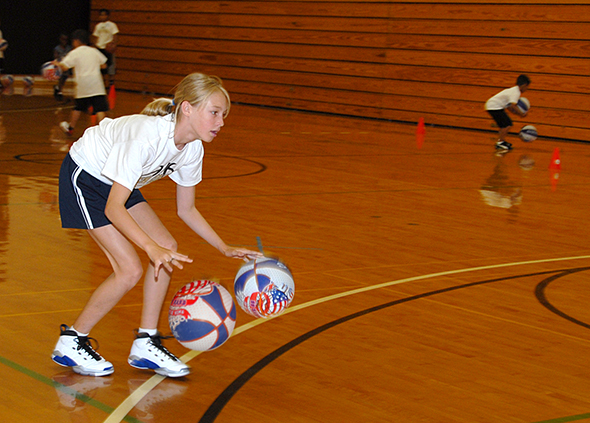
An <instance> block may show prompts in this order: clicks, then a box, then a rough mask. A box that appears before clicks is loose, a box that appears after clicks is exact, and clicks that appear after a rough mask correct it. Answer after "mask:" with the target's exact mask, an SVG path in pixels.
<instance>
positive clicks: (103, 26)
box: [92, 21, 119, 49]
mask: <svg viewBox="0 0 590 423" xmlns="http://www.w3.org/2000/svg"><path fill="white" fill-rule="evenodd" d="M118 33H119V28H118V27H117V24H116V23H114V22H111V21H106V22H99V23H97V24H96V26H95V27H94V32H93V33H92V35H94V36H95V37H96V38H97V40H96V47H98V48H102V49H104V48H105V47H106V46H107V44H108V43H110V42H111V41H113V36H114V35H115V34H118Z"/></svg>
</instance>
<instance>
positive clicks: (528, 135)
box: [518, 125, 538, 142]
mask: <svg viewBox="0 0 590 423" xmlns="http://www.w3.org/2000/svg"><path fill="white" fill-rule="evenodd" d="M518 136H519V137H520V139H522V140H523V141H525V142H531V141H534V140H536V139H537V136H538V134H537V128H535V127H534V126H533V125H525V126H523V127H522V129H521V130H520V133H519V134H518Z"/></svg>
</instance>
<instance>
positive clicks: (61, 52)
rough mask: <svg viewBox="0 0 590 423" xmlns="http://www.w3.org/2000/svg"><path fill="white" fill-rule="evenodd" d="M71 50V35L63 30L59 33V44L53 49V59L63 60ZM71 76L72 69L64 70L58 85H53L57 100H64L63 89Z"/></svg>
mask: <svg viewBox="0 0 590 423" xmlns="http://www.w3.org/2000/svg"><path fill="white" fill-rule="evenodd" d="M70 51H72V45H71V44H70V37H68V34H65V33H63V32H62V33H61V34H60V35H59V44H58V45H56V46H55V47H54V49H53V60H57V61H58V62H61V61H62V60H63V58H64V57H66V55H67V54H68V53H69V52H70ZM70 76H72V70H71V69H68V70H67V71H65V72H62V74H61V76H60V78H59V81H58V83H57V85H55V86H54V87H53V96H54V97H55V99H56V100H58V101H62V100H63V94H62V90H63V87H64V85H65V84H66V81H67V80H68V78H69V77H70Z"/></svg>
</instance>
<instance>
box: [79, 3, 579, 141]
mask: <svg viewBox="0 0 590 423" xmlns="http://www.w3.org/2000/svg"><path fill="white" fill-rule="evenodd" d="M103 7H104V8H107V9H110V10H111V18H112V20H113V21H114V22H116V23H117V24H118V26H119V29H120V31H121V34H120V44H119V48H118V50H117V63H118V74H117V87H118V88H122V89H127V90H134V91H146V92H156V93H168V92H170V90H171V88H172V87H173V86H174V85H175V84H176V83H177V82H178V81H179V80H180V79H181V78H182V77H183V76H184V75H186V74H188V73H191V72H193V71H202V72H205V73H210V74H215V75H218V76H220V77H221V78H222V79H223V80H224V81H225V84H226V86H227V88H228V90H229V91H230V94H231V96H232V100H233V101H235V102H241V103H249V104H257V105H266V106H276V107H283V108H288V109H300V110H308V111H316V112H325V113H337V114H343V115H351V116H360V117H367V118H377V119H388V120H395V121H404V122H417V121H418V120H419V118H421V117H423V118H424V119H425V121H426V123H427V124H435V125H445V126H452V127H465V128H473V129H480V130H485V131H494V132H495V131H496V129H495V128H493V127H492V125H491V119H490V118H489V117H488V115H487V113H486V112H485V111H484V103H485V101H486V100H487V99H488V98H489V97H491V96H492V95H493V94H496V93H497V92H498V91H500V90H501V89H504V88H508V87H510V86H513V85H515V81H516V77H517V76H518V75H519V74H521V73H526V74H527V75H529V76H530V77H531V79H532V85H531V90H530V91H528V92H527V93H525V97H527V98H528V99H529V100H530V101H531V104H532V108H531V112H530V113H529V115H528V116H527V117H526V118H524V119H523V118H518V117H515V127H514V128H513V129H514V130H518V129H519V128H520V126H522V125H523V124H525V123H526V124H533V125H535V126H537V128H538V130H539V133H540V134H541V135H543V136H547V137H555V138H563V139H572V140H581V141H590V119H589V116H588V112H589V111H590V95H589V94H590V42H589V40H590V1H582V0H560V1H559V2H557V0H554V1H547V0H534V1H526V0H504V1H502V2H501V4H490V3H489V2H488V1H482V0H469V1H463V0H447V1H444V2H443V1H435V0H413V1H404V0H398V1H355V2H352V1H346V0H340V1H339V0H333V1H324V0H299V1H247V0H223V1H215V0H212V1H206V0H195V1H189V0H185V1H176V0H171V1H161V0H143V1H139V0H138V1H135V0H116V1H115V0H92V6H91V9H92V11H91V20H92V25H94V23H95V22H96V19H97V15H98V9H100V8H103Z"/></svg>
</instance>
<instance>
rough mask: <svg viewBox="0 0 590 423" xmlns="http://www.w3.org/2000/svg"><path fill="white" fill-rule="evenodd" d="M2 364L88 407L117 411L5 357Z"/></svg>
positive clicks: (128, 419) (132, 421) (130, 419)
mask: <svg viewBox="0 0 590 423" xmlns="http://www.w3.org/2000/svg"><path fill="white" fill-rule="evenodd" d="M0 363H2V364H4V365H5V366H8V367H10V368H11V369H14V370H16V371H17V372H20V373H22V374H24V375H26V376H29V377H31V378H33V379H35V380H37V381H39V382H41V383H44V384H45V385H49V386H51V387H52V388H55V389H59V390H60V391H61V392H63V393H65V394H68V395H71V396H72V397H74V398H75V399H77V400H80V401H82V402H84V403H86V404H88V405H91V406H93V407H94V408H97V409H99V410H101V411H104V412H105V413H107V414H111V413H112V412H113V411H114V410H115V409H114V408H113V407H111V406H109V405H106V404H103V403H102V402H100V401H97V400H95V399H94V398H91V397H89V396H88V395H84V394H83V393H81V392H78V391H76V390H75V389H72V388H70V387H69V386H66V385H63V384H61V383H59V382H56V381H55V380H53V379H51V378H48V377H47V376H43V375H41V374H39V373H37V372H34V371H32V370H31V369H27V368H26V367H24V366H21V365H20V364H18V363H15V362H14V361H11V360H9V359H7V358H5V357H2V356H0ZM123 420H125V421H126V422H129V423H143V422H142V421H141V420H139V419H136V418H135V417H131V416H125V417H124V418H123Z"/></svg>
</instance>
